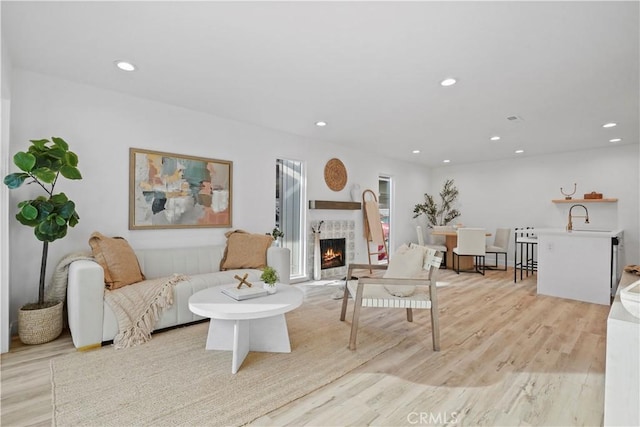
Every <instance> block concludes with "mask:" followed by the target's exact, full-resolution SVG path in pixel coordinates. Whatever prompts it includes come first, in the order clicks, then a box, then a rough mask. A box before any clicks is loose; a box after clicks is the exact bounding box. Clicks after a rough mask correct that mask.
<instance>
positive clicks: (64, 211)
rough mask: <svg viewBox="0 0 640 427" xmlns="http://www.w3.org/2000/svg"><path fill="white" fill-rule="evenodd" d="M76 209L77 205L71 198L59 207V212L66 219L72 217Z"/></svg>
mask: <svg viewBox="0 0 640 427" xmlns="http://www.w3.org/2000/svg"><path fill="white" fill-rule="evenodd" d="M75 211H76V205H75V203H73V202H72V201H71V200H69V201H68V202H67V203H65V204H63V205H62V206H60V208H59V209H58V214H59V215H60V216H62V217H63V218H64V219H65V221H66V220H68V219H70V218H71V217H72V216H73V213H74V212H75Z"/></svg>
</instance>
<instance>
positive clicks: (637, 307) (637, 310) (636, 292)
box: [620, 280, 640, 318]
mask: <svg viewBox="0 0 640 427" xmlns="http://www.w3.org/2000/svg"><path fill="white" fill-rule="evenodd" d="M620 300H621V301H622V305H623V306H624V308H626V309H627V311H628V312H629V313H631V314H632V315H634V316H635V317H638V318H640V280H636V281H635V282H633V283H632V284H630V285H629V286H627V287H626V288H624V289H622V290H621V291H620Z"/></svg>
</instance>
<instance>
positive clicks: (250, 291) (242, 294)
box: [222, 283, 267, 301]
mask: <svg viewBox="0 0 640 427" xmlns="http://www.w3.org/2000/svg"><path fill="white" fill-rule="evenodd" d="M222 293H223V294H225V295H227V296H230V297H231V298H233V299H235V300H237V301H242V300H245V299H249V298H257V297H262V296H266V295H267V290H266V289H264V288H263V287H262V283H260V285H256V284H255V283H254V285H253V286H252V287H250V288H247V287H242V288H240V289H238V288H237V287H236V286H235V285H234V286H226V287H224V288H222Z"/></svg>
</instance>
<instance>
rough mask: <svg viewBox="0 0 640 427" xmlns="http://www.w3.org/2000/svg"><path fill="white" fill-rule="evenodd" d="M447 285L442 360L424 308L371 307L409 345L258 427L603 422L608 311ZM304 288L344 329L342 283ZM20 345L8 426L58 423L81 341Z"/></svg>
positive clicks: (466, 277)
mask: <svg viewBox="0 0 640 427" xmlns="http://www.w3.org/2000/svg"><path fill="white" fill-rule="evenodd" d="M439 280H440V281H446V282H449V284H448V285H447V286H444V287H442V288H440V289H439V304H440V325H441V331H440V333H441V346H442V350H441V351H440V352H433V350H432V348H431V336H430V326H429V325H430V322H429V315H428V313H427V312H426V311H425V312H421V311H419V310H416V311H415V312H414V322H413V323H408V322H406V320H405V313H404V310H398V309H363V317H362V318H361V322H370V323H371V324H375V325H376V326H377V327H380V328H392V329H393V330H395V331H397V333H400V334H403V336H405V339H404V340H403V341H402V342H401V343H400V344H398V345H397V346H396V347H394V348H392V349H390V350H388V351H386V352H384V353H383V354H381V355H379V356H378V357H376V358H375V359H373V360H371V361H369V362H368V363H366V364H364V365H362V366H360V367H359V368H357V369H356V370H354V371H352V372H350V373H349V374H347V375H345V376H344V377H342V378H340V379H339V380H337V381H335V382H333V383H331V384H329V385H327V386H324V387H322V388H320V389H318V390H316V391H314V392H313V393H310V394H308V395H307V396H305V397H303V398H301V399H298V400H296V401H294V402H291V403H289V404H287V405H285V406H284V407H282V408H280V409H277V410H275V411H273V412H271V413H269V414H267V415H265V416H263V417H261V418H259V419H257V420H255V421H254V422H253V425H256V426H267V425H268V426H281V425H292V426H301V425H314V426H342V425H354V426H355V425H358V426H360V425H376V426H377V425H380V426H383V425H384V426H399V425H406V426H411V425H468V426H475V425H487V426H493V425H544V426H547V425H562V426H568V425H588V426H591V425H602V421H603V405H604V403H603V402H604V364H605V341H606V340H605V333H606V319H607V315H608V312H609V307H607V306H601V305H595V304H588V303H582V302H577V301H571V300H564V299H558V298H552V297H545V296H538V295H536V282H535V277H530V278H529V279H527V280H524V281H521V282H520V281H519V282H518V283H516V284H514V283H513V270H509V271H507V272H498V271H490V272H487V275H486V276H484V277H482V276H480V275H478V274H461V275H459V276H458V275H456V274H455V273H452V272H451V271H448V270H440V275H439ZM300 286H302V287H303V288H304V289H305V294H306V303H310V304H318V305H321V306H322V307H324V308H326V309H327V310H331V311H333V312H335V319H336V322H339V315H340V303H341V301H340V300H333V299H331V295H332V294H333V293H334V292H335V290H336V288H335V287H331V286H307V285H300ZM351 310H352V302H350V304H349V312H348V315H347V321H346V322H345V323H346V324H345V331H346V334H345V346H346V345H347V344H348V328H349V326H350V320H349V319H350V317H349V316H350V315H351ZM318 333H322V325H318ZM12 344H13V345H12V349H11V351H10V352H9V353H7V354H4V355H2V368H1V374H2V378H1V380H2V394H1V396H2V397H1V405H2V406H1V415H0V417H1V418H0V424H1V425H2V426H28V425H51V385H50V373H49V360H50V359H51V358H55V357H58V356H59V355H62V354H65V353H68V352H72V351H75V349H74V348H73V346H72V344H71V339H70V337H69V335H68V333H67V334H64V335H63V336H62V337H60V338H58V339H57V340H55V341H54V342H51V343H47V344H43V345H39V346H33V347H31V346H24V345H21V344H20V343H19V342H18V341H17V340H15V341H14V342H13V343H12ZM356 351H357V350H356ZM338 363H340V361H339V360H336V364H338Z"/></svg>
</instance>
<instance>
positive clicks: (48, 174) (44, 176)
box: [31, 167, 57, 184]
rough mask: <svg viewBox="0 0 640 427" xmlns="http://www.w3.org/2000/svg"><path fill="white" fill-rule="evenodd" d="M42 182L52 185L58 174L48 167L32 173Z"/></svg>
mask: <svg viewBox="0 0 640 427" xmlns="http://www.w3.org/2000/svg"><path fill="white" fill-rule="evenodd" d="M31 173H32V174H33V175H34V176H35V177H36V178H38V179H39V180H40V181H42V182H45V183H47V184H51V183H52V182H53V181H55V179H56V175H57V174H56V173H55V172H54V171H52V170H51V169H49V168H48V167H39V168H38V169H34V170H33V171H32V172H31Z"/></svg>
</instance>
